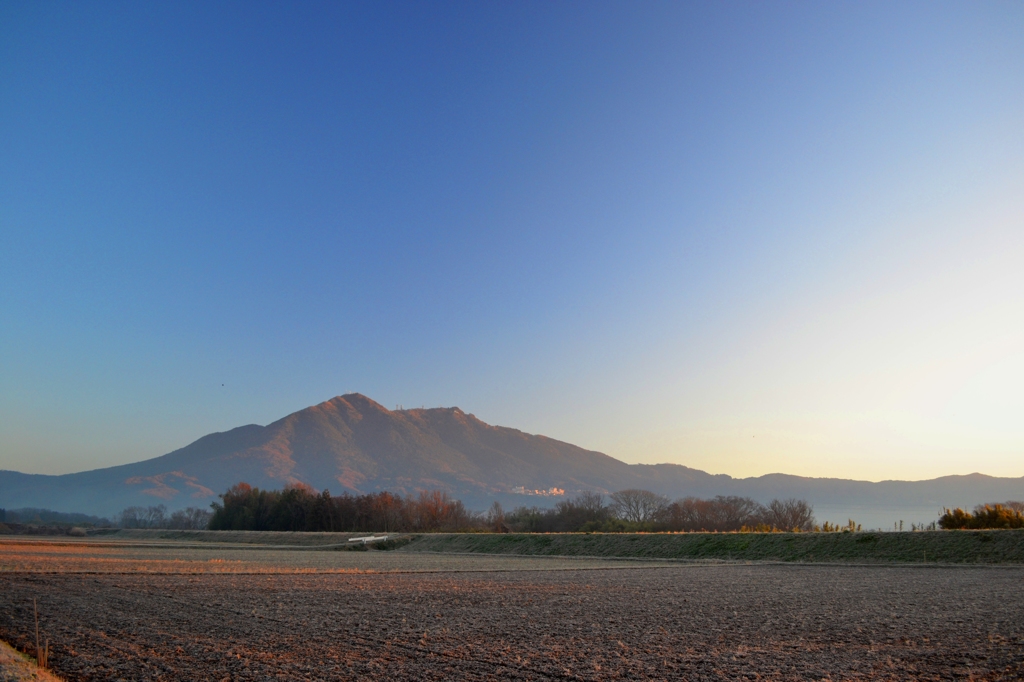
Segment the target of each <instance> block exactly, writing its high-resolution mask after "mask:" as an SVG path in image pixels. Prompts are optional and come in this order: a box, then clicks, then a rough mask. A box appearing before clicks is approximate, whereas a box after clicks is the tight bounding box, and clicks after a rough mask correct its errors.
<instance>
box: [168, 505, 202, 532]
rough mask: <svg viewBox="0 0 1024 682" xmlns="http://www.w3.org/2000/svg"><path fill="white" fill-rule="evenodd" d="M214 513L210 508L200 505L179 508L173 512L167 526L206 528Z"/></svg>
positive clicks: (193, 528)
mask: <svg viewBox="0 0 1024 682" xmlns="http://www.w3.org/2000/svg"><path fill="white" fill-rule="evenodd" d="M212 515H213V514H212V513H211V512H210V511H209V510H208V509H200V508H198V507H189V508H187V509H179V510H177V511H176V512H174V513H173V514H171V518H170V519H169V520H168V521H167V523H166V526H167V527H168V528H173V529H177V530H205V529H206V527H207V526H208V525H210V517H211V516H212Z"/></svg>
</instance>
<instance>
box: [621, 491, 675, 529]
mask: <svg viewBox="0 0 1024 682" xmlns="http://www.w3.org/2000/svg"><path fill="white" fill-rule="evenodd" d="M610 497H611V499H612V504H611V507H612V511H613V512H614V514H615V515H616V516H617V517H618V518H620V519H622V520H624V521H630V522H633V523H645V522H647V521H653V520H654V519H656V518H657V517H658V516H660V515H661V513H662V512H663V511H664V509H665V508H666V507H667V506H668V498H666V497H664V496H663V495H658V494H657V493H652V492H651V491H650V490H637V489H634V488H631V489H629V490H620V491H618V492H616V493H612V494H611V495H610Z"/></svg>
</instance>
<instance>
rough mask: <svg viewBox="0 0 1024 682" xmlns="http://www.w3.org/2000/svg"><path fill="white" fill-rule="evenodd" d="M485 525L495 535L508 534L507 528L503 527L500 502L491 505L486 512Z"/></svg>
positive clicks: (503, 520)
mask: <svg viewBox="0 0 1024 682" xmlns="http://www.w3.org/2000/svg"><path fill="white" fill-rule="evenodd" d="M486 518H487V525H488V526H490V527H491V530H493V531H494V532H495V533H503V532H508V528H507V527H506V526H505V510H504V509H502V508H501V502H498V501H497V500H495V501H494V504H492V505H491V508H490V509H488V510H487V517H486Z"/></svg>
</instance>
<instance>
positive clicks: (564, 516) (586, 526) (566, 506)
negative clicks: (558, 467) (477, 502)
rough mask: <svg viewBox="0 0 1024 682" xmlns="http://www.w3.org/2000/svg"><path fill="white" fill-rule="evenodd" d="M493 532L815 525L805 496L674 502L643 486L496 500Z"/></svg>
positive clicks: (801, 528) (778, 528)
mask: <svg viewBox="0 0 1024 682" xmlns="http://www.w3.org/2000/svg"><path fill="white" fill-rule="evenodd" d="M486 521H487V525H489V526H490V527H491V528H492V529H493V530H497V531H502V530H505V531H515V532H526V533H555V532H606V533H608V532H637V531H641V532H642V531H647V532H659V531H661V532H681V531H690V532H695V531H705V532H714V531H717V532H730V531H742V530H748V531H762V532H767V531H773V530H775V531H811V530H815V529H816V526H815V522H814V510H813V509H812V507H811V505H810V504H808V503H807V502H806V501H805V500H795V499H790V500H772V501H771V502H769V503H768V504H761V503H760V502H757V501H756V500H753V499H751V498H749V497H736V496H725V495H719V496H717V497H714V498H712V499H700V498H697V497H684V498H681V499H678V500H675V501H671V500H670V499H669V498H667V497H664V496H662V495H658V494H657V493H653V492H651V491H649V490H636V489H630V490H620V491H618V492H615V493H612V494H610V495H609V496H608V502H607V503H606V502H605V496H604V495H601V494H600V493H596V492H583V493H580V494H579V495H577V496H576V497H574V498H572V499H568V500H563V501H561V502H558V503H557V504H556V505H555V506H554V507H553V508H550V509H539V508H537V507H518V508H516V509H514V510H512V511H511V512H508V513H505V512H504V511H503V510H502V508H501V505H499V504H498V503H497V502H495V503H494V505H492V507H491V509H490V511H489V512H488V513H487V517H486Z"/></svg>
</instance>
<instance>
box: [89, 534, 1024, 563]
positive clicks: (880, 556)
mask: <svg viewBox="0 0 1024 682" xmlns="http://www.w3.org/2000/svg"><path fill="white" fill-rule="evenodd" d="M363 535H367V533H285V532H273V531H266V532H260V531H209V530H191V531H174V530H120V531H112V532H109V534H104V535H103V536H101V537H103V538H104V539H106V538H110V539H111V540H122V541H124V540H127V541H129V542H130V541H136V542H138V541H147V540H148V541H162V542H164V543H166V542H167V541H169V540H170V541H178V542H182V543H189V544H191V543H204V544H205V543H218V544H219V543H224V544H232V545H239V544H241V545H247V546H251V547H253V548H254V549H256V548H271V547H276V548H292V549H305V550H339V549H348V550H357V551H358V550H363V549H369V550H382V549H388V550H396V549H397V550H400V551H402V552H437V553H442V554H516V555H528V556H586V557H618V558H632V559H681V560H724V561H791V562H882V563H892V562H896V563H956V564H960V563H980V564H1024V530H949V531H927V532H905V533H889V532H886V533H880V532H863V533H678V534H669V533H665V534H663V533H639V534H636V533H551V534H529V533H509V534H504V535H502V534H495V533H436V534H435V533H425V534H408V533H402V534H395V535H392V537H393V538H394V539H393V540H389V541H388V542H386V543H377V544H376V545H370V546H367V547H364V546H363V545H361V544H360V545H355V544H349V543H348V542H347V540H348V538H350V537H360V536H363ZM93 539H94V540H95V539H100V538H97V537H96V536H93Z"/></svg>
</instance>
